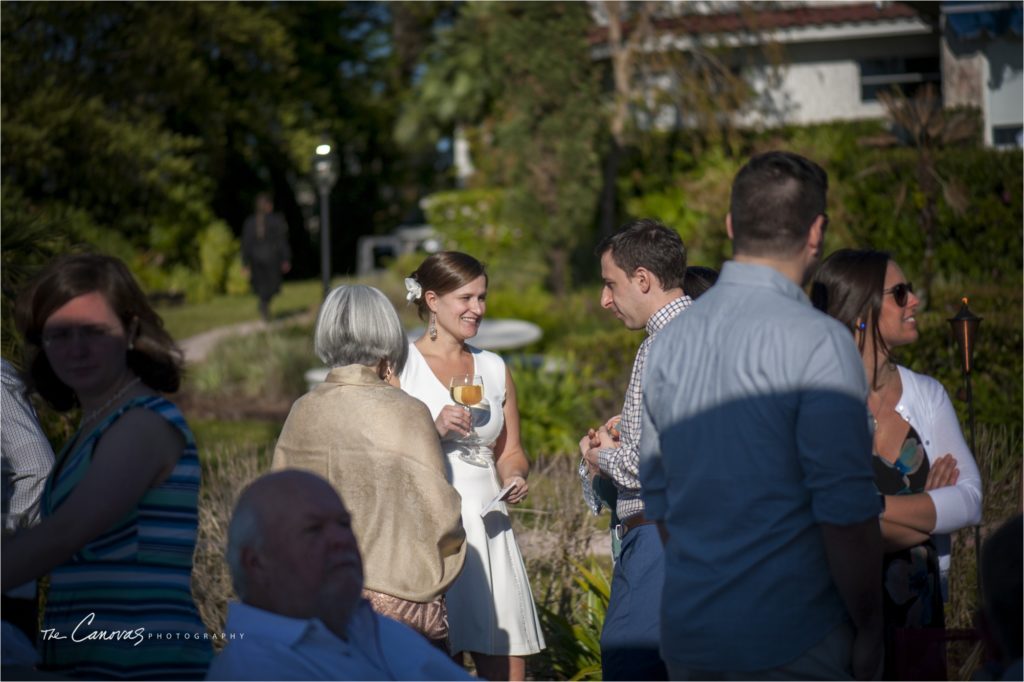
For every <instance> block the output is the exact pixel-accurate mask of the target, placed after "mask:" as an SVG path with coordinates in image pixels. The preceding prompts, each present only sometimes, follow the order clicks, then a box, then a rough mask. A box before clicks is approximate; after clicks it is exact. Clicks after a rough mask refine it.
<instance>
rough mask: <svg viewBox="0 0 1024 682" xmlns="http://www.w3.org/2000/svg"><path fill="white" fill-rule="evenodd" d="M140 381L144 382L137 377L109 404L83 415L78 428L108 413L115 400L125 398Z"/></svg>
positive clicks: (106, 403)
mask: <svg viewBox="0 0 1024 682" xmlns="http://www.w3.org/2000/svg"><path fill="white" fill-rule="evenodd" d="M140 381H142V379H140V378H139V377H135V378H134V379H132V380H131V381H129V382H128V383H127V384H125V385H124V386H122V387H121V388H120V389H119V390H118V391H117V393H115V394H114V395H112V396H110V399H109V400H108V401H107V402H105V403H103V404H102V405H100V406H99V407H97V408H96V409H95V410H92V411H90V412H88V413H87V414H84V415H82V420H81V421H80V422H78V428H82V427H83V426H85V425H86V424H88V423H89V422H91V421H92V420H93V419H95V418H96V417H98V416H100V415H101V414H103V413H104V412H106V410H107V408H108V407H110V406H111V405H112V404H113V403H114V401H115V400H117V399H118V398H120V397H121V396H123V395H124V394H125V393H127V392H128V389H130V388H131V387H132V386H134V385H135V384H137V383H139V382H140Z"/></svg>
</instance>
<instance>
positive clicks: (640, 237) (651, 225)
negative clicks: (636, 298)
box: [594, 218, 686, 291]
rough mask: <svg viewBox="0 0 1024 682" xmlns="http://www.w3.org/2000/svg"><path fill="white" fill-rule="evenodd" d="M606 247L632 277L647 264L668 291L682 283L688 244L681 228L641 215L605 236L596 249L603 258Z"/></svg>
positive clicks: (615, 260) (618, 264)
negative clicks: (679, 230) (677, 228)
mask: <svg viewBox="0 0 1024 682" xmlns="http://www.w3.org/2000/svg"><path fill="white" fill-rule="evenodd" d="M606 251H611V252H612V260H613V261H614V262H615V264H616V265H617V266H619V267H620V268H622V270H623V271H624V272H625V273H626V274H627V275H629V276H630V277H632V276H633V273H634V272H636V269H637V268H645V269H647V270H649V271H650V272H651V274H653V275H654V276H655V277H657V278H658V283H659V284H661V288H662V289H664V290H665V291H668V290H669V289H681V288H682V287H683V277H684V276H685V275H686V247H685V246H684V245H683V240H682V238H681V237H680V236H679V233H678V232H676V231H675V230H672V229H669V228H668V227H665V226H664V225H662V224H661V223H660V222H658V221H657V220H654V219H652V218H641V219H639V220H634V221H631V222H628V223H626V224H625V225H623V226H622V227H621V228H619V231H618V232H616V233H615V234H612V235H609V236H607V237H605V238H604V239H602V240H601V243H600V244H598V245H597V248H596V249H595V250H594V253H595V254H596V255H597V256H598V257H599V258H600V257H601V256H603V255H604V254H605V252H606Z"/></svg>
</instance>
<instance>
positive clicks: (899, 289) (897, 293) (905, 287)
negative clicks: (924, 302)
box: [882, 282, 914, 308]
mask: <svg viewBox="0 0 1024 682" xmlns="http://www.w3.org/2000/svg"><path fill="white" fill-rule="evenodd" d="M912 293H914V285H913V284H911V283H910V282H900V283H899V284H897V285H896V286H894V287H893V288H891V289H884V290H883V291H882V295H883V296H885V295H886V294H892V298H893V300H894V301H896V305H898V306H899V307H901V308H902V307H903V306H905V305H907V296H909V295H910V294H912Z"/></svg>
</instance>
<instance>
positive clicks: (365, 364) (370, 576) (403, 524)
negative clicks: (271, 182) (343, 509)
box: [273, 285, 466, 649]
mask: <svg viewBox="0 0 1024 682" xmlns="http://www.w3.org/2000/svg"><path fill="white" fill-rule="evenodd" d="M315 349H316V354H317V356H318V357H319V358H320V360H322V361H323V362H324V363H325V364H326V365H327V366H328V367H329V368H330V371H329V372H328V374H327V378H326V380H325V381H324V382H323V383H322V384H320V385H319V386H317V387H316V388H314V389H313V390H312V391H310V392H309V393H307V394H306V395H304V396H302V397H301V398H299V399H298V400H297V401H295V404H294V405H293V406H292V409H291V412H290V413H289V415H288V419H287V421H285V424H284V428H283V430H282V431H281V436H280V438H279V439H278V441H277V448H276V450H275V451H274V460H273V468H274V469H284V468H297V469H305V470H308V471H312V472H313V473H316V474H318V475H320V476H322V477H323V478H325V479H326V480H328V481H330V482H331V484H332V485H333V486H334V487H335V489H336V490H337V491H338V494H339V495H340V496H341V498H342V499H343V500H344V501H345V505H346V506H347V507H348V509H349V511H350V512H351V514H352V527H353V531H354V532H355V535H356V539H357V540H358V542H359V548H360V550H361V553H362V555H363V562H364V567H365V568H364V572H365V583H364V593H363V596H364V597H366V598H367V599H369V600H370V603H371V605H372V606H373V608H374V610H375V611H377V612H378V613H382V614H384V615H386V616H390V617H392V618H395V619H396V620H399V621H401V622H403V623H405V624H407V625H409V626H410V627H412V628H413V629H415V630H417V631H418V632H420V633H422V634H423V635H424V636H425V637H426V638H427V639H428V640H430V641H431V642H432V643H434V644H435V645H437V646H439V647H440V648H442V649H446V646H447V636H448V619H447V612H446V609H445V604H444V593H445V591H446V590H447V589H448V587H449V586H450V585H451V584H452V582H453V581H454V580H455V578H456V577H457V576H458V575H459V572H460V571H461V570H462V565H463V562H464V560H465V556H466V545H465V532H464V531H463V528H462V521H461V511H462V507H461V499H460V497H459V494H458V493H457V492H456V491H455V489H454V488H453V487H452V486H451V484H450V483H449V477H448V474H447V472H446V459H445V456H444V454H443V452H442V451H441V444H440V441H439V439H438V435H437V431H436V429H435V428H434V421H433V420H432V419H431V418H430V412H429V411H428V410H427V407H426V405H424V404H423V403H422V402H420V401H419V400H416V399H415V398H413V397H411V396H409V395H408V394H406V393H405V392H403V391H402V390H400V389H398V388H395V387H394V386H392V385H391V384H390V383H389V380H390V379H392V378H393V377H394V376H396V375H397V374H398V373H399V372H401V371H402V367H403V366H404V365H405V360H406V357H407V355H408V352H409V351H408V342H407V340H406V337H405V332H404V331H403V330H402V324H401V322H399V320H398V314H397V313H396V312H395V309H394V307H393V306H392V305H391V303H390V301H388V299H387V297H385V296H384V294H382V293H381V292H380V291H378V290H377V289H374V288H373V287H368V286H361V285H350V286H347V285H343V286H339V287H337V288H336V289H334V290H333V291H331V293H330V294H329V295H328V296H327V299H326V300H325V301H324V303H323V305H322V306H321V308H320V313H319V316H318V318H317V323H316V331H315Z"/></svg>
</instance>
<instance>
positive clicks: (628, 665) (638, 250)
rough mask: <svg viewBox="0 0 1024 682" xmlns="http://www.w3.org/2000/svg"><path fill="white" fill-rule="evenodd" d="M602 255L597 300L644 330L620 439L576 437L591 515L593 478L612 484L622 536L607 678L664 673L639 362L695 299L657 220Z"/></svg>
mask: <svg viewBox="0 0 1024 682" xmlns="http://www.w3.org/2000/svg"><path fill="white" fill-rule="evenodd" d="M597 254H598V255H599V256H600V258H601V278H602V280H603V281H604V287H603V288H602V290H601V306H602V307H604V308H607V309H609V310H611V311H612V313H613V314H614V315H615V316H616V317H617V318H619V319H620V320H622V323H623V324H625V325H626V327H627V328H628V329H645V330H646V331H647V338H645V339H644V341H643V343H641V344H640V349H639V350H638V351H637V354H636V360H635V361H634V362H633V371H632V374H631V375H630V378H629V387H628V389H627V390H626V398H625V402H624V403H623V406H622V420H621V421H620V422H619V423H618V427H617V429H618V431H619V437H618V438H615V437H613V435H612V434H611V433H610V432H609V425H608V424H606V425H605V426H602V427H601V428H600V429H598V430H597V431H591V432H589V433H588V434H587V435H586V436H584V437H583V439H582V440H581V441H580V450H581V452H582V454H583V460H582V461H581V462H580V476H581V478H582V479H583V491H584V497H585V498H586V499H587V504H588V506H590V508H591V510H593V511H594V512H595V513H597V512H598V511H600V508H601V502H600V500H598V499H597V496H596V494H595V492H594V485H593V479H594V477H595V476H604V477H607V478H608V479H610V480H611V481H612V482H614V484H615V490H616V492H617V495H618V500H617V502H616V505H615V512H616V515H617V516H618V519H619V523H618V525H616V526H615V536H616V538H618V539H619V540H620V541H621V543H622V544H621V549H620V553H619V558H618V561H617V562H616V564H615V569H614V572H613V575H612V593H611V600H610V602H609V604H608V612H607V614H606V616H605V621H604V629H603V631H602V632H601V667H602V669H603V673H604V679H606V680H624V679H626V680H658V679H662V680H663V679H668V677H667V675H668V673H667V671H666V669H665V665H664V663H663V662H662V660H661V658H660V656H659V654H658V643H659V641H658V639H659V634H660V633H659V622H658V609H656V608H654V607H653V605H654V604H660V603H661V586H662V583H663V581H664V575H665V570H664V550H663V549H662V544H661V539H660V538H659V536H658V530H657V527H656V526H654V525H651V522H649V521H647V520H646V519H645V518H644V503H643V500H642V499H641V497H640V479H639V474H638V471H639V458H640V450H639V444H640V421H641V408H642V403H641V399H642V395H643V387H642V385H641V382H642V380H643V375H644V363H645V361H646V359H647V354H648V351H649V350H650V346H651V343H652V342H653V341H654V339H655V336H656V335H657V333H658V331H659V330H661V329H662V327H664V326H665V325H666V324H668V322H669V321H670V320H671V319H673V318H674V317H675V316H676V315H678V314H679V313H681V312H682V311H684V310H686V309H687V308H688V307H689V306H690V304H691V303H692V302H693V301H692V300H691V299H690V297H689V296H686V295H685V294H684V293H683V277H684V275H685V274H686V249H685V247H684V246H683V242H682V240H681V239H680V238H679V235H678V234H676V233H675V232H674V231H673V230H670V229H669V228H667V227H665V226H664V225H662V224H661V223H659V222H658V221H656V220H650V219H643V220H636V221H633V222H631V223H629V224H627V225H626V226H624V227H623V229H622V230H620V231H619V232H617V233H616V234H614V235H611V236H610V237H608V238H606V239H605V240H604V241H602V242H601V244H600V245H598V247H597Z"/></svg>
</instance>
